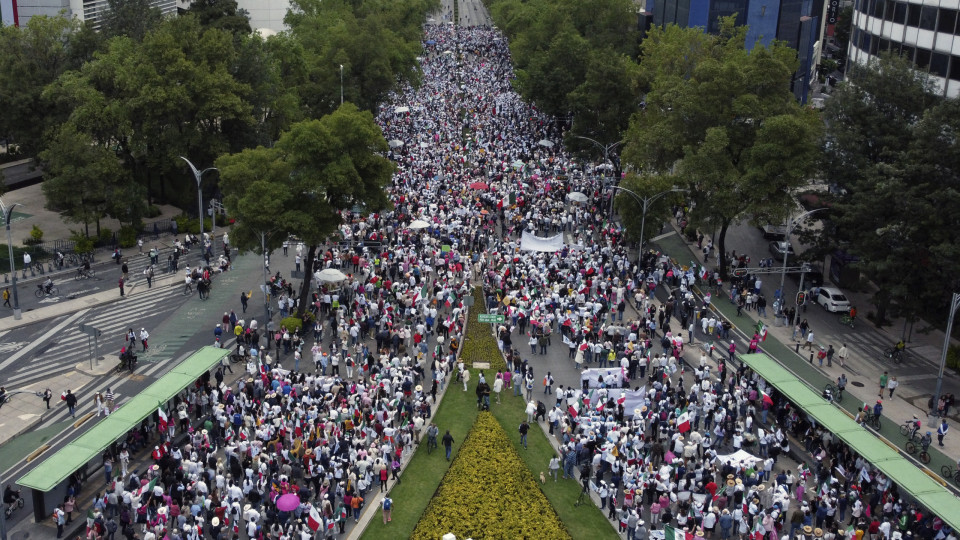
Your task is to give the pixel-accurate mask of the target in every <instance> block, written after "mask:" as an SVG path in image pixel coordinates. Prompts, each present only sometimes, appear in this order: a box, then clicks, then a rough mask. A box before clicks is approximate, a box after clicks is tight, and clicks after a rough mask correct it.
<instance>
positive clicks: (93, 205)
mask: <svg viewBox="0 0 960 540" xmlns="http://www.w3.org/2000/svg"><path fill="white" fill-rule="evenodd" d="M40 160H41V163H42V164H43V168H44V172H45V178H44V182H43V185H42V188H43V194H44V196H45V197H46V200H47V203H46V206H47V208H50V209H51V210H56V211H58V212H60V213H61V215H62V216H63V217H64V218H65V219H66V220H67V221H69V222H73V223H82V224H83V225H84V230H85V231H84V232H85V233H86V234H87V235H88V236H89V235H90V224H91V223H96V225H97V234H98V235H99V234H100V220H101V219H102V218H104V217H107V216H114V217H117V218H118V219H120V220H121V221H125V222H130V223H132V222H133V221H135V220H136V219H138V218H139V217H140V216H142V210H143V195H142V193H139V188H138V186H136V184H134V183H133V182H132V180H131V178H130V175H129V173H128V172H127V171H125V170H124V169H123V166H122V165H121V163H120V160H119V159H118V158H117V155H116V154H115V153H114V152H113V151H112V150H111V149H110V148H107V147H105V146H103V145H99V144H96V143H95V142H94V141H93V139H92V138H91V137H90V136H89V135H88V134H86V133H80V132H78V131H77V130H76V128H75V126H73V125H72V124H69V123H67V124H64V125H63V126H62V127H61V128H60V129H59V130H57V133H56V134H55V135H54V137H53V138H52V141H51V143H50V144H49V145H48V147H47V149H46V150H44V151H43V152H41V153H40Z"/></svg>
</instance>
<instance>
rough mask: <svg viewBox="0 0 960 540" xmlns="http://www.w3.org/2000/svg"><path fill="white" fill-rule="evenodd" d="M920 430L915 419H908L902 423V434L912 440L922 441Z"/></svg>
mask: <svg viewBox="0 0 960 540" xmlns="http://www.w3.org/2000/svg"><path fill="white" fill-rule="evenodd" d="M919 432H920V428H918V427H917V424H916V422H914V421H913V420H908V421H906V422H904V423H902V424H900V434H901V435H903V436H904V437H906V438H908V439H910V440H914V441H917V442H919V441H920V436H919V435H918V433H919Z"/></svg>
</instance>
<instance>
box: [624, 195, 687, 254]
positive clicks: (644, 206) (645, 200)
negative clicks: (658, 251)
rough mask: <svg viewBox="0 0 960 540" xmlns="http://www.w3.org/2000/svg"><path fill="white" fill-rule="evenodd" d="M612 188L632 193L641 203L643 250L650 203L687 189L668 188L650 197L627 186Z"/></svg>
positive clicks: (641, 242)
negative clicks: (643, 195) (642, 195)
mask: <svg viewBox="0 0 960 540" xmlns="http://www.w3.org/2000/svg"><path fill="white" fill-rule="evenodd" d="M610 189H615V190H620V191H624V192H626V193H628V194H630V196H631V197H633V198H634V200H636V201H637V204H639V205H640V209H641V211H642V213H641V216H640V250H641V251H642V250H643V230H644V228H646V225H647V210H648V209H649V208H650V205H651V204H652V203H653V202H654V201H656V200H657V199H659V198H660V197H663V196H664V195H668V194H670V193H678V192H681V191H682V192H686V191H687V190H685V189H681V188H673V189H668V190H666V191H661V192H660V193H657V194H656V195H651V196H649V197H641V196H639V195H637V194H636V193H634V192H633V191H630V190H629V189H627V188H625V187H620V186H610Z"/></svg>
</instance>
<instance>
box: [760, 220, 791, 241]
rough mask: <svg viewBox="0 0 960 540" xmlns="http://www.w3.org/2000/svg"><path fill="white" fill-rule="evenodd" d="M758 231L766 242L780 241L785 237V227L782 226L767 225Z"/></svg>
mask: <svg viewBox="0 0 960 540" xmlns="http://www.w3.org/2000/svg"><path fill="white" fill-rule="evenodd" d="M760 231H761V232H763V237H764V238H766V239H767V240H782V239H784V238H786V236H787V227H786V226H784V225H771V224H770V223H767V224H766V225H764V226H762V227H760Z"/></svg>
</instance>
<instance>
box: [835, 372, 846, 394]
mask: <svg viewBox="0 0 960 540" xmlns="http://www.w3.org/2000/svg"><path fill="white" fill-rule="evenodd" d="M846 388H847V374H846V373H841V374H840V376H839V377H837V397H838V398H840V399H842V398H843V391H844V390H845V389H846Z"/></svg>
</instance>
